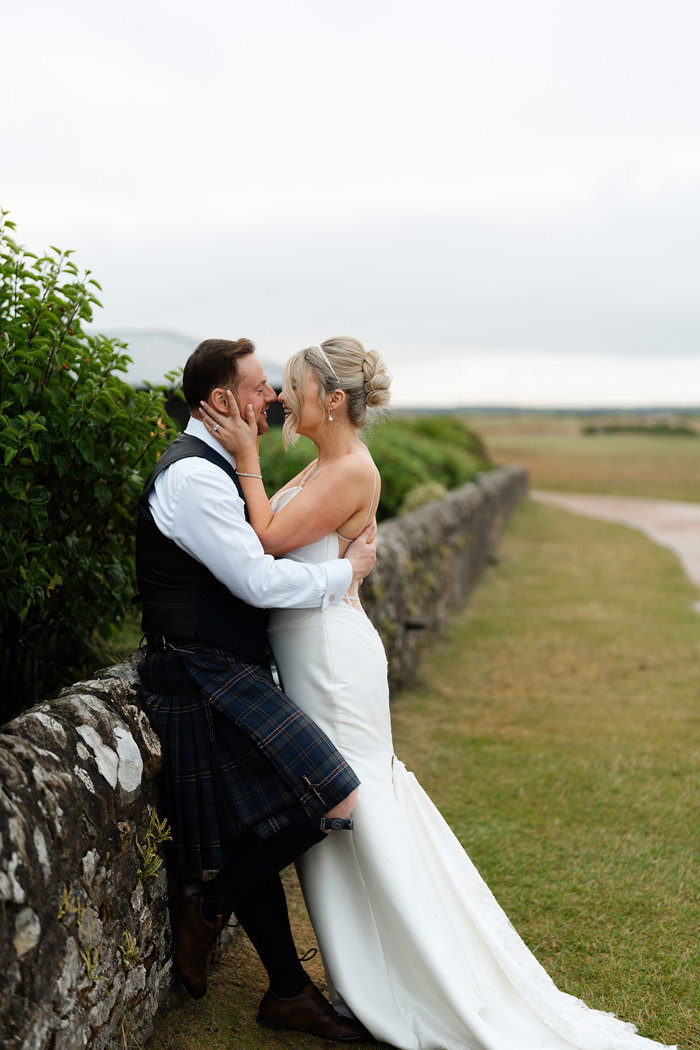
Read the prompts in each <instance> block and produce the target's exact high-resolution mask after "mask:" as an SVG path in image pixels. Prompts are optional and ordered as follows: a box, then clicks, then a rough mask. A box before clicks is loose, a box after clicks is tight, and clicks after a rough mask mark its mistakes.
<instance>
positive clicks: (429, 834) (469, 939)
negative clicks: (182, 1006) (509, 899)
mask: <svg viewBox="0 0 700 1050" xmlns="http://www.w3.org/2000/svg"><path fill="white" fill-rule="evenodd" d="M389 385H390V377H389V375H388V373H387V371H386V368H385V366H384V364H383V362H382V360H381V358H380V357H379V355H378V354H377V353H376V352H375V351H373V350H370V351H365V350H364V348H363V347H362V345H361V343H359V342H357V340H355V339H347V338H339V339H328V340H326V341H325V342H324V343H322V344H321V345H320V346H312V347H309V348H308V349H306V350H301V351H300V352H299V353H297V354H295V355H294V356H293V357H292V358H291V359H290V361H289V362H288V363H287V366H286V368H285V373H284V384H283V389H282V393H281V395H280V401H281V402H282V404H283V406H284V411H285V417H286V420H285V425H284V433H285V439H286V441H287V442H288V443H294V442H295V441H296V438H297V435H299V434H303V435H305V436H306V437H308V438H310V439H311V440H312V441H313V442H314V444H315V445H316V447H317V449H318V457H317V458H316V459H315V460H314V461H313V462H312V463H311V464H309V466H308V467H306V468H305V469H304V470H302V471H301V473H300V474H298V475H297V476H296V477H295V478H294V479H293V480H292V481H290V482H289V483H288V484H287V485H285V486H284V488H282V489H280V491H279V492H278V493H277V494H276V495H275V497H274V498H273V499H272V501H268V499H267V497H266V495H265V490H264V488H263V484H262V479H261V477H260V466H259V461H258V453H257V429H256V428H255V426H254V420H253V419H252V415H251V416H249V418H247V419H241V418H240V415H239V413H238V409H237V407H236V403H235V401H234V399H233V396H232V395H230V396H229V398H228V400H229V412H230V414H229V416H228V417H227V416H224V415H221V414H220V413H217V412H216V411H214V410H213V409H212V407H211V406H210V405H207V404H203V405H202V418H203V420H204V423H205V425H206V426H207V428H208V429H209V431H210V432H211V433H215V435H216V437H217V438H218V439H219V440H220V441H221V443H222V444H223V445H224V446H225V448H226V449H227V450H228V451H229V452H231V453H232V454H233V455H234V456H235V460H236V469H237V472H238V475H239V477H240V479H241V484H242V486H243V489H244V492H245V497H246V502H247V504H248V511H249V514H250V521H251V524H252V525H253V528H254V529H255V531H256V532H257V533H258V535H259V537H260V539H261V541H262V543H263V546H264V547H265V550H266V551H267V552H268V553H270V554H274V555H277V556H286V557H289V558H294V559H296V560H299V561H314V562H315V561H324V560H326V559H329V558H335V557H338V556H339V555H341V556H342V554H343V553H344V551H345V548H346V547H347V544H348V543H349V542H350V540H351V539H352V538H353V537H355V536H357V535H359V533H360V532H361V531H362V529H363V528H364V527H365V525H366V524H367V523H368V522H369V521H370V520H372V518H373V516H374V514H375V512H376V509H377V504H378V502H379V490H380V477H379V473H378V471H377V468H376V467H375V465H374V463H373V461H372V458H371V456H370V454H369V451H368V449H367V448H366V446H365V445H364V444H363V443H362V442H361V441H360V439H359V437H358V434H359V432H360V431H361V429H362V427H363V425H364V424H365V422H366V420H367V416H368V411H369V410H371V409H379V408H382V407H384V406H385V405H386V404H387V403H388V400H389ZM217 424H218V426H217ZM269 633H270V643H271V646H272V649H273V652H274V655H275V659H276V661H277V664H278V666H279V668H280V671H281V675H282V679H283V683H284V688H285V691H286V692H287V694H288V695H289V696H291V697H292V699H294V700H295V701H296V703H297V704H299V706H300V707H301V708H303V710H304V711H305V712H306V713H307V714H308V715H310V716H311V718H313V719H314V721H316V722H317V723H318V725H320V726H321V728H322V729H323V730H324V731H325V732H326V733H327V734H328V736H329V737H330V738H331V740H332V741H333V742H334V743H335V745H336V746H337V747H338V748H339V750H340V751H341V752H342V753H343V755H344V756H345V758H346V759H347V760H348V761H349V762H350V764H351V766H352V767H353V769H354V770H355V771H356V773H357V774H358V776H359V778H360V781H361V787H360V794H359V801H358V802H357V805H356V807H355V810H354V813H353V817H354V822H355V827H354V831H352V832H351V833H350V834H345V835H333V836H331V837H330V838H331V841H329V842H326V843H324V845H323V849H314V848H312V849H310V850H309V851H308V852H307V853H305V854H304V855H303V856H302V857H301V858H300V859H299V862H298V866H297V867H298V872H299V880H300V883H301V887H302V891H303V894H304V899H305V901H306V905H307V908H308V911H309V915H310V917H311V921H312V923H313V927H314V930H315V933H316V936H317V939H318V944H319V947H320V950H321V955H322V957H323V962H324V966H325V970H326V977H327V981H328V988H329V992H330V996H331V1001H332V1002H333V1004H334V1005H335V1007H336V1009H338V1010H339V1011H340V1012H341V1013H347V1014H351V1015H354V1016H355V1017H357V1018H358V1019H359V1020H360V1021H361V1022H362V1023H363V1024H364V1025H365V1026H366V1027H367V1029H368V1030H369V1031H370V1032H371V1033H372V1035H373V1036H374V1037H375V1038H376V1039H378V1040H382V1041H384V1042H387V1043H389V1044H391V1045H392V1046H394V1047H398V1048H400V1050H465V1048H469V1050H535V1048H538V1050H651V1048H657V1050H658V1047H659V1045H660V1044H657V1043H654V1042H652V1041H651V1040H648V1039H644V1038H642V1037H641V1036H639V1035H637V1033H636V1029H635V1028H634V1026H633V1025H631V1024H626V1023H624V1022H622V1021H620V1020H618V1019H617V1018H615V1017H614V1016H613V1015H612V1014H606V1013H602V1012H600V1011H597V1010H591V1009H589V1008H588V1007H587V1006H585V1005H584V1004H583V1003H582V1002H580V1001H579V1000H578V999H575V998H573V997H572V996H570V995H567V994H565V993H564V992H560V991H559V990H558V989H557V988H556V987H555V985H554V984H553V982H552V981H551V979H550V978H549V976H548V975H547V973H546V972H545V971H544V970H543V969H542V967H541V966H540V964H539V963H538V962H537V960H536V959H535V957H534V956H533V955H532V954H531V953H530V952H529V950H528V949H527V947H526V946H525V944H524V943H523V942H522V940H521V939H520V937H519V936H518V934H517V933H516V932H515V930H514V929H513V927H512V926H511V924H510V922H509V921H508V919H507V917H506V915H505V914H504V913H503V911H502V910H501V908H500V907H499V905H498V903H497V902H496V900H495V899H494V897H493V895H492V894H491V892H490V890H489V889H488V887H487V886H486V884H485V883H484V882H483V880H482V879H481V877H480V876H479V874H478V872H477V870H476V868H475V867H474V865H473V864H472V863H471V861H470V860H469V857H468V856H467V854H466V853H465V851H464V850H463V848H462V846H461V845H460V843H459V842H458V840H457V839H456V837H455V836H454V835H453V833H452V832H451V830H450V829H449V827H448V826H447V824H446V823H445V821H444V820H443V818H442V817H441V815H440V813H439V812H438V810H437V809H436V808H435V807H434V806H433V804H432V803H431V801H430V799H429V798H428V796H427V795H426V794H425V792H424V791H423V790H422V789H421V787H420V786H419V784H418V782H417V781H416V779H415V777H414V776H413V774H412V773H409V772H408V771H407V770H406V768H405V766H404V765H403V764H402V763H401V762H400V761H399V760H398V759H397V758H396V756H395V755H394V753H393V746H392V738H391V723H390V717H389V695H388V688H387V675H386V656H385V654H384V649H383V647H382V643H381V641H380V639H379V636H378V634H377V632H376V631H375V629H374V627H373V626H372V624H371V623H370V621H369V619H368V618H367V616H366V615H365V613H364V612H363V609H362V606H361V604H360V600H359V597H358V594H357V590H356V589H355V590H352V591H350V592H348V594H347V595H346V596H345V599H344V602H343V603H342V604H341V605H330V606H328V607H327V608H326V609H323V610H321V609H291V610H280V611H277V612H275V613H273V614H272V619H271V622H270V632H269Z"/></svg>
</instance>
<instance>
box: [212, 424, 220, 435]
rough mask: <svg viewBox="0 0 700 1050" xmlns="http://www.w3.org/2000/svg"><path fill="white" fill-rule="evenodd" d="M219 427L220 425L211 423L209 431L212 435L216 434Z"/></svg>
mask: <svg viewBox="0 0 700 1050" xmlns="http://www.w3.org/2000/svg"><path fill="white" fill-rule="evenodd" d="M220 426H221V424H220V423H212V425H211V429H212V430H213V431H214V433H216V432H217V430H218V429H219V427H220Z"/></svg>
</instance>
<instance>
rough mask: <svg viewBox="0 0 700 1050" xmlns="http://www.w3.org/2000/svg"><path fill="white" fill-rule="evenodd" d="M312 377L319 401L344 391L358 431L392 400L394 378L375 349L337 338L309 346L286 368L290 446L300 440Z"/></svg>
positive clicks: (286, 438)
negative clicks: (308, 385)
mask: <svg viewBox="0 0 700 1050" xmlns="http://www.w3.org/2000/svg"><path fill="white" fill-rule="evenodd" d="M311 375H313V376H314V377H315V379H316V381H317V383H318V387H319V399H320V402H321V405H322V406H323V405H324V400H323V399H324V396H325V395H326V394H331V393H333V391H334V390H342V391H343V393H344V394H345V402H346V404H347V407H348V419H349V420H350V423H351V424H352V425H353V426H354V427H355V429H356V430H361V429H362V427H364V426H366V425H367V422H368V416H369V414H370V412H373V414H374V415H376V414H377V412H379V411H380V410H381V409H383V408H386V407H387V406H388V404H389V401H390V399H391V395H390V393H389V388H390V386H391V376H390V374H389V372H388V371H387V368H386V365H385V364H384V362H383V361H382V359H381V357H380V356H379V354H378V353H377V351H376V350H365V348H364V346H363V345H362V343H361V342H360V341H359V340H358V339H351V338H350V337H349V336H337V337H336V338H335V339H326V340H325V341H324V342H323V343H321V344H319V345H318V346H309V347H307V348H306V349H305V350H299V351H298V353H296V354H294V355H293V356H292V357H290V359H289V361H287V364H286V365H285V369H284V380H283V387H284V391H285V397H284V400H285V404H286V406H287V408H288V409H289V412H290V414H289V415H288V416H287V419H286V422H285V424H284V431H283V433H284V443H285V446H287V447H289V446H292V445H295V444H296V442H297V440H298V434H297V430H296V426H297V421H298V419H299V417H300V415H301V409H302V406H303V403H304V390H305V389H306V384H307V382H308V379H309V376H311Z"/></svg>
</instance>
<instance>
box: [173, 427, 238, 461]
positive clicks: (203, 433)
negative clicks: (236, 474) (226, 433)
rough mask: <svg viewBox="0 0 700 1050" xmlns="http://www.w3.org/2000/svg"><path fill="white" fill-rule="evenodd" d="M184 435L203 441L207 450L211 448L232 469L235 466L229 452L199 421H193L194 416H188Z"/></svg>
mask: <svg viewBox="0 0 700 1050" xmlns="http://www.w3.org/2000/svg"><path fill="white" fill-rule="evenodd" d="M185 433H186V434H191V435H192V437H196V438H199V440H200V441H204V442H205V443H206V444H207V445H209V448H213V449H214V451H215V452H218V453H219V455H220V456H221V457H222V458H223V459H225V460H226V461H227V463H230V464H231V466H232V467H235V466H236V461H235V459H234V458H233V456H232V455H231V454H230V452H227V451H226V449H225V448H224V446H223V445H222V444H221V442H219V441H217V440H216V438H215V437H214V435H213V434H210V433H209V431H208V430H207V428H206V427H205V426H204V423H202V421H201V419H195V418H194V416H190V418H189V422H188V423H187V426H186V427H185Z"/></svg>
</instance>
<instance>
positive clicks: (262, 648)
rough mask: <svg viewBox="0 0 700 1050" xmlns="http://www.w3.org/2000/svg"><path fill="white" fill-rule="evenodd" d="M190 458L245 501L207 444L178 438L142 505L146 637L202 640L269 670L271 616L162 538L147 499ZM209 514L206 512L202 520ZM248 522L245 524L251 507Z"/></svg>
mask: <svg viewBox="0 0 700 1050" xmlns="http://www.w3.org/2000/svg"><path fill="white" fill-rule="evenodd" d="M192 456H199V457H201V458H202V459H206V460H208V461H209V462H210V463H213V464H215V466H217V467H220V468H221V470H223V471H225V472H226V474H228V476H229V477H230V478H231V481H232V482H233V484H234V485H235V486H236V488H237V490H238V492H239V494H240V496H241V498H242V499H243V491H242V489H241V485H240V482H239V480H238V478H237V477H236V472H235V470H234V469H233V467H232V466H231V465H230V464H229V463H228V461H227V460H225V459H224V458H223V457H222V456H220V455H218V454H217V453H216V452H215V451H214V449H212V448H210V447H209V445H207V443H206V442H205V441H201V440H200V439H199V438H196V437H193V436H192V435H191V434H180V436H179V437H178V438H176V439H175V441H173V442H172V444H170V445H169V446H168V448H167V449H166V450H165V452H164V453H163V455H162V456H161V458H160V460H159V461H158V464H157V465H156V467H155V469H154V470H153V472H152V474H151V476H150V477H149V479H148V481H147V482H146V486H145V488H144V490H143V492H142V494H141V498H140V499H139V503H138V518H137V526H136V576H137V579H138V584H139V594H138V596H137V599H138V600H140V601H141V602H142V603H143V616H142V619H141V627H142V630H143V631H144V632H145V633H146V634H165V635H177V636H179V637H181V638H198V639H199V640H200V641H203V642H209V643H210V644H212V645H216V646H220V647H221V648H223V649H228V650H229V651H231V652H232V653H235V654H236V655H238V656H240V657H242V658H243V659H244V660H248V661H250V662H251V663H258V664H267V662H268V657H267V611H266V610H265V609H255V608H253V606H252V605H248V604H247V602H244V601H242V600H241V599H240V598H236V597H235V596H234V595H233V594H231V592H230V591H229V589H228V588H227V587H225V586H224V585H223V583H220V582H219V580H217V579H216V577H215V576H214V575H213V574H212V573H211V572H209V570H208V569H207V568H205V566H204V565H202V564H201V563H200V562H198V561H197V560H196V558H192V557H191V556H190V555H189V554H187V553H186V552H185V551H183V550H182V548H181V547H178V545H177V544H176V543H175V542H174V541H173V540H169V539H168V538H167V537H166V536H164V535H163V533H162V532H161V531H160V529H159V528H158V526H157V525H156V523H155V522H154V520H153V515H152V514H151V511H150V509H149V506H148V497H149V495H150V494H151V491H152V489H153V485H154V484H155V480H156V478H157V477H158V475H159V474H161V473H162V472H163V471H164V470H165V469H166V467H169V466H170V465H171V464H172V463H175V462H177V460H179V459H189V458H191V457H192ZM244 503H245V500H244ZM206 510H207V508H206V507H202V508H201V512H202V514H206ZM245 516H246V521H247V520H248V508H247V507H246V508H245Z"/></svg>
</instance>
